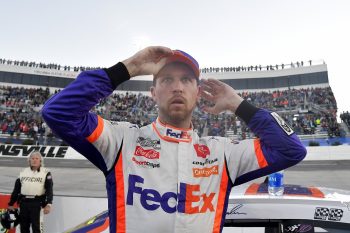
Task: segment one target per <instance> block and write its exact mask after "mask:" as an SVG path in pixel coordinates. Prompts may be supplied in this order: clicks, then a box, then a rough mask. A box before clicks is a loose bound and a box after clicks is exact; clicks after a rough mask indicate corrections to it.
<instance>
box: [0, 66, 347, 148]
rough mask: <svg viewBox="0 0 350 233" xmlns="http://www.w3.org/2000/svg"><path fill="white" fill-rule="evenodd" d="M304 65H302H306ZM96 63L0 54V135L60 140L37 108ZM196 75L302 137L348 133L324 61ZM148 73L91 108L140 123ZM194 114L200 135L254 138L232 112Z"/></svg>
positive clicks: (147, 118) (152, 111)
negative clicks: (232, 92)
mask: <svg viewBox="0 0 350 233" xmlns="http://www.w3.org/2000/svg"><path fill="white" fill-rule="evenodd" d="M305 64H307V65H305ZM96 68H99V67H70V66H63V65H57V64H44V63H37V62H24V61H11V60H8V59H0V100H1V105H0V123H1V134H0V142H2V143H14V144H23V143H24V144H26V143H27V144H31V143H35V144H40V145H47V144H50V145H62V144H64V142H62V141H61V140H60V139H58V138H55V137H54V135H53V134H52V132H51V131H50V129H49V128H47V126H46V124H45V123H44V121H43V120H42V118H41V116H40V114H39V112H40V109H41V107H42V105H43V103H44V102H45V101H46V100H47V99H48V98H49V96H50V95H52V94H54V93H55V92H57V91H59V90H60V89H62V88H64V87H65V86H66V85H68V84H69V83H70V82H72V81H73V80H74V78H75V77H76V76H77V75H78V74H79V72H81V71H84V70H90V69H96ZM201 77H202V78H216V79H219V80H221V81H223V82H225V83H227V84H229V85H230V86H232V87H234V88H235V89H236V90H237V91H238V92H239V94H240V95H241V96H242V97H243V98H245V99H247V100H248V101H250V102H251V103H253V104H254V105H256V106H257V107H262V108H266V109H270V110H273V111H276V112H278V113H279V114H280V115H281V116H282V117H283V118H284V119H285V120H286V121H287V122H288V123H289V124H290V125H291V126H292V127H293V128H294V130H295V131H296V132H297V134H298V135H299V136H300V137H301V138H339V137H345V136H346V135H347V134H349V113H347V114H346V113H344V114H343V115H342V119H343V120H342V121H343V122H342V123H341V124H338V123H337V120H336V116H337V104H336V100H335V98H334V95H333V92H332V89H331V87H330V86H329V82H328V72H327V65H326V64H325V63H324V62H319V63H317V62H312V61H308V62H305V63H304V62H296V63H291V64H289V65H284V64H281V65H275V66H264V67H262V66H260V65H259V66H249V67H221V68H213V67H210V68H203V69H201ZM151 85H152V77H151V76H143V77H136V78H134V79H133V80H129V81H127V82H125V83H123V84H122V85H120V86H119V87H118V89H117V90H116V91H115V92H114V93H113V95H112V96H110V97H109V98H106V99H104V100H102V101H101V102H100V103H99V105H97V106H96V107H95V108H94V111H95V112H97V113H98V114H99V115H101V116H103V117H104V118H106V119H110V120H114V121H129V122H133V123H136V124H138V125H145V124H148V123H150V122H151V121H153V120H154V119H155V118H156V116H157V115H156V106H155V103H154V101H153V100H152V98H150V96H149V92H148V90H149V88H150V86H151ZM203 104H209V103H203V102H201V103H199V106H198V108H197V109H196V110H195V113H194V116H193V124H194V128H195V130H196V131H197V132H198V133H199V134H200V135H202V136H205V135H220V136H228V137H231V138H232V139H235V140H241V139H245V138H249V137H253V136H254V135H252V133H251V132H250V131H249V129H248V128H247V127H246V126H245V124H244V122H242V121H241V120H240V119H238V118H237V117H236V116H234V115H233V114H232V113H230V112H225V113H222V114H220V115H218V116H213V115H210V114H207V113H204V112H202V111H201V110H200V106H201V105H203Z"/></svg>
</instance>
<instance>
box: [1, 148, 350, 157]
mask: <svg viewBox="0 0 350 233" xmlns="http://www.w3.org/2000/svg"><path fill="white" fill-rule="evenodd" d="M306 149H307V151H308V153H307V156H306V158H305V160H348V159H350V145H339V146H315V147H306ZM34 150H39V151H40V152H41V153H42V155H43V156H44V157H45V158H57V159H85V157H83V156H82V155H81V154H79V153H78V152H77V151H76V150H74V149H73V148H71V147H68V146H27V145H10V144H8V145H5V144H0V157H26V156H28V154H30V152H32V151H34Z"/></svg>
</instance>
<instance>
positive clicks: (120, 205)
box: [115, 152, 126, 233]
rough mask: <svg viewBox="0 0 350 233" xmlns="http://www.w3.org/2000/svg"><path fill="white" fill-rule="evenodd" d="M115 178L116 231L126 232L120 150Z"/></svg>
mask: <svg viewBox="0 0 350 233" xmlns="http://www.w3.org/2000/svg"><path fill="white" fill-rule="evenodd" d="M115 166H116V167H115V180H116V186H115V187H116V190H115V192H116V194H117V198H116V210H117V219H116V220H117V221H116V223H117V225H116V230H117V233H122V232H123V233H125V232H126V223H125V195H124V188H125V187H124V173H123V154H122V152H120V155H119V159H118V162H117V164H116V165H115Z"/></svg>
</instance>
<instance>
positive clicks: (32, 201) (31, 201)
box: [8, 151, 53, 233]
mask: <svg viewBox="0 0 350 233" xmlns="http://www.w3.org/2000/svg"><path fill="white" fill-rule="evenodd" d="M28 163H29V167H27V168H25V169H23V170H22V171H21V172H20V174H19V178H18V179H17V180H16V182H15V187H14V189H13V192H12V194H11V199H10V202H9V203H8V205H9V206H8V209H10V210H11V209H12V210H13V209H14V207H13V205H14V204H15V203H16V202H17V203H18V204H19V208H20V214H19V218H20V229H21V233H29V232H30V226H31V227H32V232H33V233H39V232H43V214H48V213H50V211H51V205H52V199H53V189H52V188H53V182H52V176H51V173H50V171H49V170H48V169H47V168H45V167H44V161H43V158H42V156H41V154H40V152H39V151H34V152H32V153H31V154H30V155H29V156H28Z"/></svg>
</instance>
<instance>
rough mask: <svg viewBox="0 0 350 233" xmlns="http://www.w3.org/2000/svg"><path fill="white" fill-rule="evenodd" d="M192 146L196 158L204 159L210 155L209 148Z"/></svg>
mask: <svg viewBox="0 0 350 233" xmlns="http://www.w3.org/2000/svg"><path fill="white" fill-rule="evenodd" d="M193 146H194V149H195V150H196V153H197V156H198V157H201V158H203V159H205V158H207V157H208V156H209V155H210V150H209V147H207V146H206V145H200V144H194V145H193Z"/></svg>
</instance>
